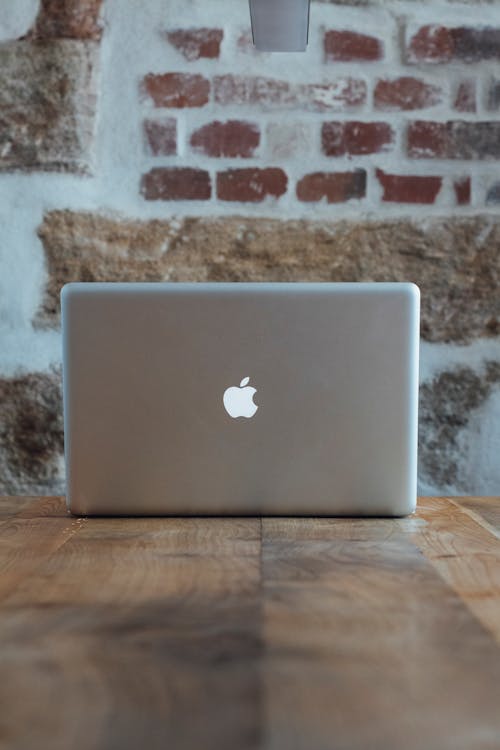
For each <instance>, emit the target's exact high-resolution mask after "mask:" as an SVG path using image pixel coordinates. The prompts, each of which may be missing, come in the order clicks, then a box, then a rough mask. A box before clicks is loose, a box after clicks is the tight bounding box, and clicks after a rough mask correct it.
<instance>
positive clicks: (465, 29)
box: [406, 25, 500, 63]
mask: <svg viewBox="0 0 500 750" xmlns="http://www.w3.org/2000/svg"><path fill="white" fill-rule="evenodd" d="M406 60H407V62H415V63H420V62H427V63H446V62H451V61H452V60H456V61H459V62H467V63H473V62H480V61H481V60H500V28H494V27H491V26H478V27H473V26H455V27H446V26H437V25H427V26H421V27H420V28H419V29H418V30H417V31H416V32H415V33H414V34H412V35H411V37H410V39H409V40H408V42H407V50H406Z"/></svg>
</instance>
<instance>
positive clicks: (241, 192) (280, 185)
mask: <svg viewBox="0 0 500 750" xmlns="http://www.w3.org/2000/svg"><path fill="white" fill-rule="evenodd" d="M287 185H288V178H287V176H286V174H285V173H284V172H283V170H282V169H277V168H275V167H269V168H267V169H257V168H249V169H228V170H226V171H225V172H219V173H218V174H217V197H218V198H219V199H220V200H222V201H240V202H244V203H259V202H260V201H263V200H264V198H266V196H268V195H271V196H273V197H274V198H279V197H280V196H281V195H284V194H285V193H286V190H287Z"/></svg>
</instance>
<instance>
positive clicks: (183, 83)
mask: <svg viewBox="0 0 500 750" xmlns="http://www.w3.org/2000/svg"><path fill="white" fill-rule="evenodd" d="M142 92H143V94H144V95H146V96H149V97H150V98H151V99H152V100H153V102H154V105H155V107H175V108H177V109H182V108H184V107H203V106H204V105H205V104H207V102H208V99H209V96H210V82H209V81H208V80H207V79H206V78H204V77H203V76H202V75H197V74H189V73H164V74H163V75H156V74H153V73H150V74H149V75H147V76H146V77H145V78H144V80H143V82H142Z"/></svg>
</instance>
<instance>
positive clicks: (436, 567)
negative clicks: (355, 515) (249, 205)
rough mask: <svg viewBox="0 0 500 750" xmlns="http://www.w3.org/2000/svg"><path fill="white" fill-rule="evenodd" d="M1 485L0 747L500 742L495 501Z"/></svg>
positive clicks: (471, 746)
mask: <svg viewBox="0 0 500 750" xmlns="http://www.w3.org/2000/svg"><path fill="white" fill-rule="evenodd" d="M15 502H16V501H14V500H13V499H7V500H6V501H5V502H2V501H0V571H1V576H0V607H1V616H0V674H1V676H2V679H1V680H0V748H2V750H4V748H5V749H6V750H25V749H26V750H28V749H29V750H31V749H32V748H38V747H42V748H45V747H47V748H49V747H50V748H51V750H58V749H59V748H64V749H65V750H66V749H67V748H72V750H87V749H90V748H92V749H94V748H95V749H97V748H99V750H100V749H101V748H102V749H103V750H104V748H105V749H106V750H109V749H111V750H113V749H114V748H117V749H118V748H120V750H128V748H134V750H136V749H137V748H140V747H141V746H145V747H147V748H148V750H149V748H152V749H153V750H154V749H156V748H165V747H172V748H175V749H176V750H183V749H184V748H189V749H190V750H192V749H194V748H208V749H210V748H218V749H219V750H220V749H224V748H228V749H230V750H250V749H252V750H257V749H258V750H282V749H283V750H285V749H286V750H296V749H297V750H302V748H304V750H306V749H307V750H323V748H324V749H325V750H326V749H328V750H403V749H404V750H421V749H424V748H425V750H448V749H449V750H452V749H453V750H498V748H499V747H500V712H499V710H498V706H499V705H500V646H499V643H498V641H497V640H495V638H496V636H498V632H499V627H498V624H499V622H500V587H499V585H498V581H499V579H498V571H499V566H500V541H499V539H498V537H497V536H496V534H495V533H493V532H494V518H495V513H496V510H495V509H498V508H500V500H494V499H491V500H487V501H486V500H485V501H484V502H483V501H482V500H481V499H480V498H475V499H472V498H471V499H460V501H456V500H449V499H448V500H447V499H443V498H424V499H422V500H421V502H420V505H419V510H418V513H417V514H416V515H415V516H412V517H410V518H407V519H399V520H394V519H392V520H389V519H387V520H377V519H370V520H367V519H286V518H267V519H262V520H261V519H252V518H243V519H241V518H240V519H231V518H224V519H214V518H191V519H181V518H178V519H175V518H142V519H137V518H136V519H126V518H113V519H104V518H100V519H75V518H72V517H69V516H68V515H67V514H66V511H65V507H64V504H63V501H62V500H60V499H31V500H28V501H22V503H21V504H20V505H19V506H16V505H15ZM483 506H484V507H483ZM471 513H472V515H471ZM474 514H478V515H477V517H476V515H474ZM481 519H484V524H483V523H482V522H481ZM492 519H493V520H492Z"/></svg>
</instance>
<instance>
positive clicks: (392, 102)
mask: <svg viewBox="0 0 500 750" xmlns="http://www.w3.org/2000/svg"><path fill="white" fill-rule="evenodd" d="M441 96H442V92H441V89H440V88H438V87H437V86H434V85H432V84H430V83H426V82H425V81H422V80H421V79H420V78H413V77H411V76H403V77H401V78H393V79H390V80H389V79H383V80H380V81H378V83H377V85H376V86H375V92H374V105H375V108H376V109H384V110H394V109H397V110H405V111H408V110H412V109H423V108H424V107H432V106H434V105H435V104H438V102H440V101H441Z"/></svg>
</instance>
